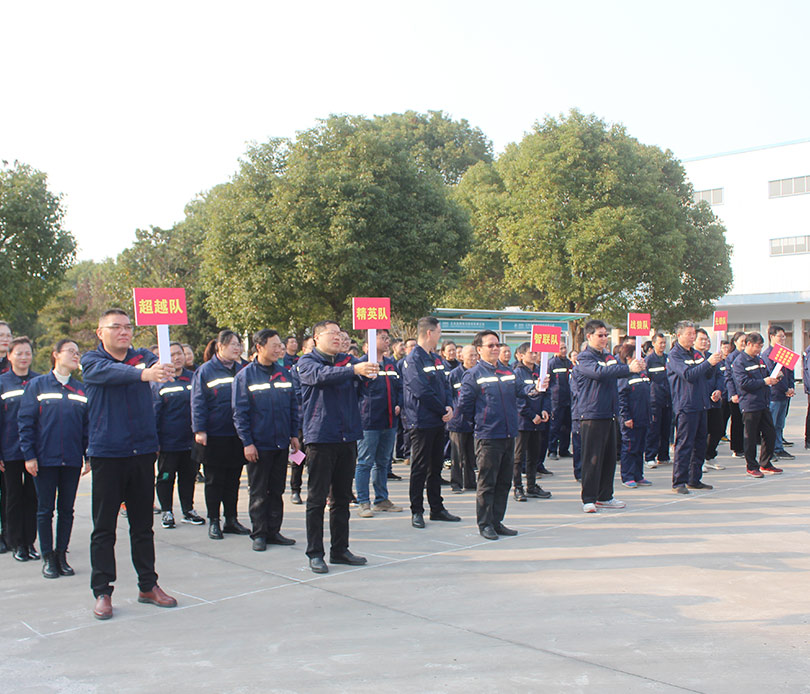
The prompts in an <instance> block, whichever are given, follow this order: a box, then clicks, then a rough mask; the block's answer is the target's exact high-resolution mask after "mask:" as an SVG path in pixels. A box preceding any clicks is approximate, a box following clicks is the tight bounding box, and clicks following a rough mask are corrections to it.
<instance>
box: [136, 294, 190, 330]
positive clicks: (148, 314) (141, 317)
mask: <svg viewBox="0 0 810 694" xmlns="http://www.w3.org/2000/svg"><path fill="white" fill-rule="evenodd" d="M132 296H133V298H134V300H135V324H136V325H186V324H187V323H188V313H187V312H186V290H185V289H152V288H144V287H138V288H136V289H133V290H132Z"/></svg>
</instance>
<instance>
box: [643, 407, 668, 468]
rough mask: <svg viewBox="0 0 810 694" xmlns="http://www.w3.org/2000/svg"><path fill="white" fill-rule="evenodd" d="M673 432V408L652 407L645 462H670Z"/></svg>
mask: <svg viewBox="0 0 810 694" xmlns="http://www.w3.org/2000/svg"><path fill="white" fill-rule="evenodd" d="M671 431H672V408H671V407H660V406H658V405H650V426H649V428H648V429H647V450H646V451H645V454H644V459H645V460H660V461H662V462H663V461H667V460H669V437H670V432H671Z"/></svg>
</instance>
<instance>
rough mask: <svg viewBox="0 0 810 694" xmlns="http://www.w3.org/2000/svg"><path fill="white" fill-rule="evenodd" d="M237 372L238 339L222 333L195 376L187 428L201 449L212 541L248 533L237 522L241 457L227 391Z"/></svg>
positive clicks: (239, 346) (240, 344)
mask: <svg viewBox="0 0 810 694" xmlns="http://www.w3.org/2000/svg"><path fill="white" fill-rule="evenodd" d="M241 368H242V340H241V339H240V338H239V336H238V335H237V334H236V333H234V332H233V331H231V330H223V331H222V332H220V333H219V335H217V339H216V353H215V354H214V355H213V356H212V357H211V359H209V360H208V361H207V362H205V363H204V364H203V365H202V366H200V368H198V369H197V370H196V371H195V372H194V378H193V379H192V382H191V429H192V431H193V432H194V440H195V441H196V442H197V443H198V444H199V445H200V446H202V447H204V453H203V470H204V471H205V505H206V507H207V510H208V537H210V538H211V539H212V540H221V539H222V537H223V536H222V534H223V533H233V534H234V535H249V534H250V530H248V529H247V528H246V527H245V526H243V525H242V524H241V523H240V522H239V521H238V520H237V518H236V504H237V501H238V499H239V480H240V478H241V477H242V468H243V467H244V465H245V456H244V453H243V451H242V443H241V441H239V437H238V436H237V435H236V429H234V426H233V408H232V407H231V390H232V386H233V379H234V378H235V376H236V374H237V373H238V372H239V371H240V370H241ZM220 506H221V507H222V509H223V511H224V515H225V525H224V526H221V525H220V520H219V510H220Z"/></svg>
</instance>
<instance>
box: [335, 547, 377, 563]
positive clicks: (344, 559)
mask: <svg viewBox="0 0 810 694" xmlns="http://www.w3.org/2000/svg"><path fill="white" fill-rule="evenodd" d="M367 561H368V559H366V558H365V557H358V556H357V555H356V554H352V553H351V552H350V551H349V550H348V549H347V550H346V551H345V552H343V554H330V555H329V563H330V564H348V565H349V566H363V564H365V563H366V562H367Z"/></svg>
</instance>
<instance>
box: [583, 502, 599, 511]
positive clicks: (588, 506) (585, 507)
mask: <svg viewBox="0 0 810 694" xmlns="http://www.w3.org/2000/svg"><path fill="white" fill-rule="evenodd" d="M582 510H583V511H584V512H585V513H596V504H582Z"/></svg>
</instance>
